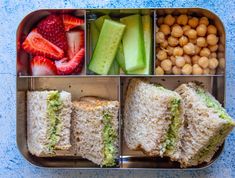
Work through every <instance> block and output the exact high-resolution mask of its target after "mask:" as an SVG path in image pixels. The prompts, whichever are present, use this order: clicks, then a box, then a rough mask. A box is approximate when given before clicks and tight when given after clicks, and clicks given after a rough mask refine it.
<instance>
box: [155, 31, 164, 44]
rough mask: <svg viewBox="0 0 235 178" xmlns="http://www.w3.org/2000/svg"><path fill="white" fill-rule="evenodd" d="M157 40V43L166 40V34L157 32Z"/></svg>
mask: <svg viewBox="0 0 235 178" xmlns="http://www.w3.org/2000/svg"><path fill="white" fill-rule="evenodd" d="M156 41H157V43H162V42H164V41H165V35H164V33H162V32H157V33H156Z"/></svg>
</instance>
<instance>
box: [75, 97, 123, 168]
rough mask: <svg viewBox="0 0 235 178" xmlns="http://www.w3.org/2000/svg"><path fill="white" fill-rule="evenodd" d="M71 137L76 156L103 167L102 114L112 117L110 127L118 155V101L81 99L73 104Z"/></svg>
mask: <svg viewBox="0 0 235 178" xmlns="http://www.w3.org/2000/svg"><path fill="white" fill-rule="evenodd" d="M73 106H74V111H73V114H72V137H73V147H74V148H75V152H76V155H78V156H82V157H83V158H86V159H88V160H90V161H92V162H94V163H95V164H98V165H100V166H105V165H104V160H105V154H104V139H103V129H104V123H103V119H104V118H103V112H108V113H109V114H110V115H111V116H112V120H111V125H112V128H113V129H114V131H115V133H116V134H117V137H116V138H115V140H114V143H113V144H114V147H115V150H116V152H115V155H114V158H117V155H118V110H119V102H118V101H109V100H104V99H100V98H97V97H82V98H81V99H80V100H79V101H74V102H73Z"/></svg>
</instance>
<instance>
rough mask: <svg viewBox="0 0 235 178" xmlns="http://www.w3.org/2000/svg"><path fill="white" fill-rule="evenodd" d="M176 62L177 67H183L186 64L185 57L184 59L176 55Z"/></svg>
mask: <svg viewBox="0 0 235 178" xmlns="http://www.w3.org/2000/svg"><path fill="white" fill-rule="evenodd" d="M175 64H176V66H177V67H183V66H184V64H185V59H184V57H181V56H177V57H176V60H175Z"/></svg>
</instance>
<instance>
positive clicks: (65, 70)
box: [55, 48, 85, 75]
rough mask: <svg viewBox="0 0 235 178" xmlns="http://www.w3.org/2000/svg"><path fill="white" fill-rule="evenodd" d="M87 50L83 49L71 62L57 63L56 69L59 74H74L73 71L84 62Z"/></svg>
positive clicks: (62, 61)
mask: <svg viewBox="0 0 235 178" xmlns="http://www.w3.org/2000/svg"><path fill="white" fill-rule="evenodd" d="M84 55H85V50H84V48H81V49H80V50H79V51H78V52H77V54H76V55H75V56H74V57H73V58H72V59H71V60H70V61H65V60H64V59H62V60H61V61H56V63H55V64H56V67H57V72H58V74H61V75H69V74H72V73H73V71H74V70H75V69H76V68H77V67H78V66H79V64H81V63H82V62H83V60H84Z"/></svg>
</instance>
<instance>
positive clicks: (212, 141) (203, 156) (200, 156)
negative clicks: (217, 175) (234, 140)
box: [194, 123, 231, 161]
mask: <svg viewBox="0 0 235 178" xmlns="http://www.w3.org/2000/svg"><path fill="white" fill-rule="evenodd" d="M229 128H231V124H229V123H228V124H226V125H225V126H224V127H223V128H221V129H220V131H219V133H218V134H216V135H215V136H213V137H212V138H211V139H210V141H209V144H208V145H207V146H206V147H204V148H203V149H201V150H200V151H199V153H198V154H197V156H195V158H194V159H195V160H199V161H200V160H202V161H203V160H205V159H206V158H207V157H208V154H210V153H211V151H214V150H215V149H216V147H217V146H218V144H219V143H220V142H221V141H222V140H224V139H225V137H226V135H227V134H228V132H229V130H230V129H229Z"/></svg>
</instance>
